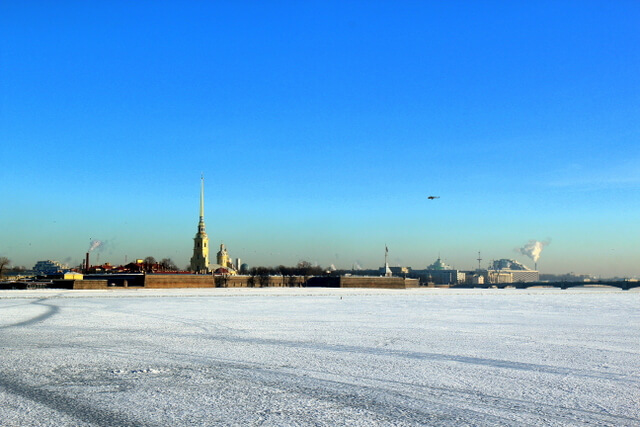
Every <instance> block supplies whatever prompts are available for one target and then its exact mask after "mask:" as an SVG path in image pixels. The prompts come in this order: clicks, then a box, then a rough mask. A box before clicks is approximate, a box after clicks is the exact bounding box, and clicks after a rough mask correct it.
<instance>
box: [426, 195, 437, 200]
mask: <svg viewBox="0 0 640 427" xmlns="http://www.w3.org/2000/svg"><path fill="white" fill-rule="evenodd" d="M439 198H440V196H429V197H427V199H429V200H434V199H439Z"/></svg>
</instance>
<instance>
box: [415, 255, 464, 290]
mask: <svg viewBox="0 0 640 427" xmlns="http://www.w3.org/2000/svg"><path fill="white" fill-rule="evenodd" d="M411 276H412V277H418V278H419V279H420V281H421V282H423V283H424V282H426V283H434V284H436V285H456V284H458V283H464V282H465V280H466V274H465V273H464V272H463V271H460V270H458V269H455V268H453V267H451V266H450V265H447V264H445V262H444V261H442V260H441V259H440V257H438V259H437V260H435V261H434V262H433V263H432V264H431V265H429V266H428V267H427V268H426V269H424V270H413V271H412V272H411Z"/></svg>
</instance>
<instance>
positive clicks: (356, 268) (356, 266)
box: [353, 261, 362, 270]
mask: <svg viewBox="0 0 640 427" xmlns="http://www.w3.org/2000/svg"><path fill="white" fill-rule="evenodd" d="M353 269H354V270H362V266H361V265H360V263H359V262H358V261H356V262H354V263H353Z"/></svg>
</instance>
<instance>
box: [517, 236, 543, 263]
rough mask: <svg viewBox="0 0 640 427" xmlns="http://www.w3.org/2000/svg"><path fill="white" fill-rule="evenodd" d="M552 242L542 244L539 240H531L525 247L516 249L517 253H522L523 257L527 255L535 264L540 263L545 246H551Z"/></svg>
mask: <svg viewBox="0 0 640 427" xmlns="http://www.w3.org/2000/svg"><path fill="white" fill-rule="evenodd" d="M550 243H551V240H550V239H548V240H546V241H544V242H540V241H538V240H534V239H532V240H529V242H528V243H527V244H526V245H524V246H523V247H521V248H519V249H516V251H518V252H520V253H521V254H522V255H526V256H528V257H529V258H531V259H532V260H533V262H538V260H539V259H540V254H541V253H542V250H543V249H544V247H545V246H547V245H549V244H550Z"/></svg>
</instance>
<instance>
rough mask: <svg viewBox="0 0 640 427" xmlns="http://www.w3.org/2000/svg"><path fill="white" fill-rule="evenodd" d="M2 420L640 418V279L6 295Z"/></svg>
mask: <svg viewBox="0 0 640 427" xmlns="http://www.w3.org/2000/svg"><path fill="white" fill-rule="evenodd" d="M0 425H2V426H40V425H41V426H51V425H73V426H84V425H94V426H128V425H131V426H134V425H135V426H200V425H277V426H281V425H327V426H329V425H331V426H333V425H360V426H371V425H394V426H398V425H435V426H438V425H446V426H461V425H513V426H520V425H558V426H565V425H611V426H623V425H628V426H632V425H635V426H638V425H640V292H637V291H628V292H626V291H614V290H602V289H600V290H596V289H578V290H564V291H562V290H447V289H442V290H437V289H415V290H366V289H331V290H329V289H236V290H233V289H195V290H186V289H175V290H144V289H141V290H109V291H55V290H46V291H44V290H43V291H0Z"/></svg>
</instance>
